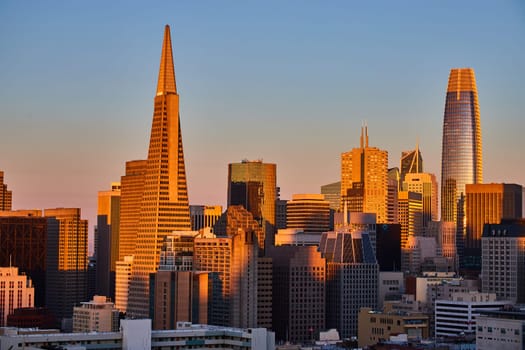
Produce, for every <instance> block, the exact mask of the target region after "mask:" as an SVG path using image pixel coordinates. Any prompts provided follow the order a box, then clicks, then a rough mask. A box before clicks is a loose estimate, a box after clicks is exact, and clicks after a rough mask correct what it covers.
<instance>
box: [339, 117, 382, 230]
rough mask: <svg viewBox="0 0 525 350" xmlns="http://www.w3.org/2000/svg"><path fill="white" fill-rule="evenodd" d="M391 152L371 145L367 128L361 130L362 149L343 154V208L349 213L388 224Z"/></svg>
mask: <svg viewBox="0 0 525 350" xmlns="http://www.w3.org/2000/svg"><path fill="white" fill-rule="evenodd" d="M387 176H388V152H387V151H384V150H380V149H379V148H376V147H369V146H368V129H367V127H364V128H362V130H361V143H360V147H359V148H354V149H352V150H351V151H349V152H345V153H342V154H341V208H342V207H343V206H344V204H343V203H344V202H345V201H346V202H347V206H348V211H349V212H363V213H375V214H376V216H377V222H379V223H384V222H387V198H388V186H387V184H388V180H387Z"/></svg>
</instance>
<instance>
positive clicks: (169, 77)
mask: <svg viewBox="0 0 525 350" xmlns="http://www.w3.org/2000/svg"><path fill="white" fill-rule="evenodd" d="M190 229H191V220H190V207H189V202H188V189H187V184H186V170H185V165H184V152H183V147H182V133H181V127H180V117H179V95H178V93H177V86H176V83H175V69H174V66H173V54H172V48H171V36H170V28H169V26H166V27H165V31H164V41H163V44H162V55H161V59H160V70H159V78H158V84H157V93H156V96H155V103H154V113H153V123H152V127H151V137H150V145H149V152H148V159H147V162H146V167H145V174H144V192H143V196H142V202H141V206H140V217H139V225H138V232H137V248H138V249H136V250H135V252H134V255H135V256H134V260H133V268H132V271H133V272H132V278H131V285H130V294H129V300H128V313H130V314H131V315H132V316H134V317H148V315H149V274H150V273H153V272H155V271H156V270H157V267H158V264H159V254H160V250H161V247H162V243H163V241H164V237H166V236H167V235H168V234H170V233H171V232H173V231H188V230H190Z"/></svg>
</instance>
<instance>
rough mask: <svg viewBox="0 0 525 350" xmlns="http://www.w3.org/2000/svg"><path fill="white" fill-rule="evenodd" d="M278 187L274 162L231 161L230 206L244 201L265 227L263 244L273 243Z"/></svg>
mask: <svg viewBox="0 0 525 350" xmlns="http://www.w3.org/2000/svg"><path fill="white" fill-rule="evenodd" d="M276 190H277V185H276V165H275V164H268V163H263V162H262V161H259V160H256V161H248V160H243V161H242V162H241V163H232V164H229V165H228V207H230V206H231V205H242V206H243V207H244V208H245V209H246V210H248V211H249V212H250V213H252V215H253V218H254V219H255V220H256V221H257V222H258V223H259V224H260V225H261V227H262V228H263V232H264V240H263V241H262V242H259V244H260V247H261V248H263V247H264V246H265V245H266V244H269V243H273V236H274V230H275V199H276V196H277V192H276Z"/></svg>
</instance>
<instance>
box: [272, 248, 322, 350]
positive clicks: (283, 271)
mask: <svg viewBox="0 0 525 350" xmlns="http://www.w3.org/2000/svg"><path fill="white" fill-rule="evenodd" d="M268 255H269V256H270V257H271V258H272V260H273V283H272V284H273V329H274V330H275V335H276V338H277V340H278V341H290V342H292V343H296V344H297V343H307V342H310V341H312V339H317V338H318V337H319V332H321V331H324V330H325V329H326V323H325V313H326V312H325V311H326V310H325V303H326V299H325V294H326V291H325V276H326V260H325V259H324V258H322V256H321V253H320V252H319V251H318V250H317V247H316V246H300V245H282V246H279V247H271V248H270V249H269V251H268Z"/></svg>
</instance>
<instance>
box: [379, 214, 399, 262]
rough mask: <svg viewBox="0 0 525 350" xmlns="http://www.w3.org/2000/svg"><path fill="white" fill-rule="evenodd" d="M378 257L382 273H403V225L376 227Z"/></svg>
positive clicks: (381, 225)
mask: <svg viewBox="0 0 525 350" xmlns="http://www.w3.org/2000/svg"><path fill="white" fill-rule="evenodd" d="M376 256H377V262H378V264H379V268H380V269H381V271H401V225H400V224H377V225H376Z"/></svg>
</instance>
